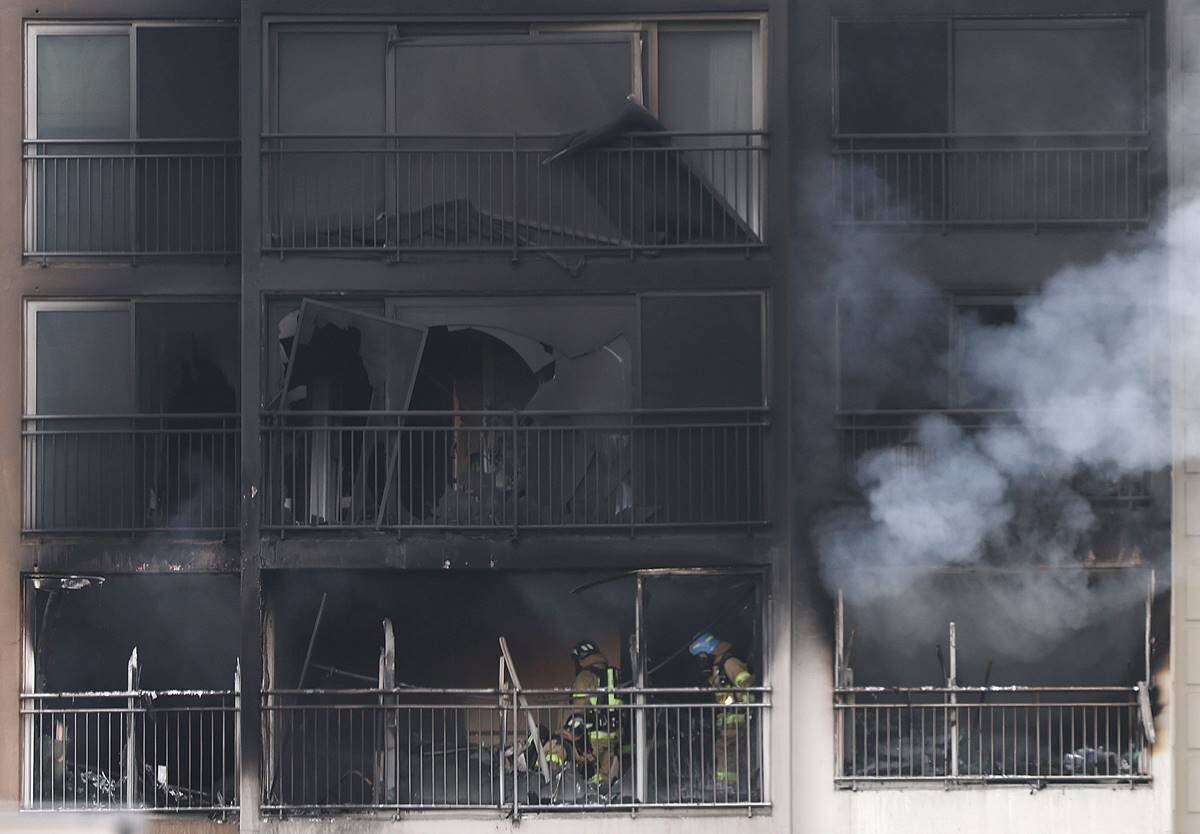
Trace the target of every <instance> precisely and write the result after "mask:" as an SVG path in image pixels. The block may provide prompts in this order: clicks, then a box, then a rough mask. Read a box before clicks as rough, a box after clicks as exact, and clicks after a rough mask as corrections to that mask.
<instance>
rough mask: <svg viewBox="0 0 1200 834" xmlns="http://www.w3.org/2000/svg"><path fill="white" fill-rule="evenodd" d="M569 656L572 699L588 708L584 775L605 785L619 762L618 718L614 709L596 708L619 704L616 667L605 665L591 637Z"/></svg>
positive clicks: (605, 659) (577, 704) (619, 736)
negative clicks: (572, 674)
mask: <svg viewBox="0 0 1200 834" xmlns="http://www.w3.org/2000/svg"><path fill="white" fill-rule="evenodd" d="M571 659H572V661H574V664H575V684H574V687H573V694H572V695H571V702H572V703H573V704H575V705H576V706H587V707H590V709H588V710H586V711H585V712H584V713H583V714H582V720H583V724H584V727H585V729H586V742H585V743H584V753H583V756H582V757H581V758H582V761H583V765H584V771H585V775H586V776H587V777H588V779H589V781H591V782H593V783H594V784H597V785H605V786H606V785H607V784H608V783H609V782H611V781H612V779H613V777H614V776H616V770H617V767H618V764H619V762H618V757H617V756H616V755H614V754H615V752H616V750H617V747H618V745H619V744H620V739H621V732H620V729H621V728H620V717H619V714H618V711H617V710H612V709H607V710H606V709H597V707H599V706H600V705H601V704H607V705H609V706H612V705H616V704H619V703H621V700H620V698H618V697H617V695H616V689H617V670H616V669H614V668H613V667H612V666H610V665H609V664H608V659H607V658H606V657H605V656H604V653H603V652H601V651H600V648H599V647H598V646H597V645H596V644H595V643H594V642H593V641H591V640H581V641H580V642H579V643H578V644H577V645H576V646H575V648H574V649H572V650H571ZM578 717H579V716H578V714H577V715H576V716H572V719H571V720H568V722H567V723H568V724H571V721H572V720H575V719H577V718H578ZM578 724H579V722H578V721H577V720H576V721H575V726H576V727H578ZM577 744H578V742H577ZM588 771H590V772H588Z"/></svg>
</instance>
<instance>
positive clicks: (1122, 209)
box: [833, 133, 1151, 230]
mask: <svg viewBox="0 0 1200 834" xmlns="http://www.w3.org/2000/svg"><path fill="white" fill-rule="evenodd" d="M1148 139H1149V136H1148V134H1146V133H1083V134H1069V135H1068V134H995V135H987V134H949V133H945V134H891V135H871V134H839V135H836V136H834V140H833V141H834V150H833V189H834V201H835V206H834V216H835V222H836V223H837V224H839V225H845V226H858V227H898V228H904V227H918V228H919V227H943V228H950V227H964V228H965V227H989V226H990V227H996V226H1001V227H1002V226H1014V227H1028V228H1032V229H1034V230H1037V229H1040V228H1043V227H1051V226H1113V227H1124V228H1129V227H1132V226H1140V225H1144V224H1145V223H1147V222H1148V220H1149V218H1150V203H1151V197H1150V173H1149V168H1150V165H1149V160H1148V154H1149V146H1148Z"/></svg>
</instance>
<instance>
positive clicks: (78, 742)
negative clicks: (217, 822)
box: [21, 649, 240, 813]
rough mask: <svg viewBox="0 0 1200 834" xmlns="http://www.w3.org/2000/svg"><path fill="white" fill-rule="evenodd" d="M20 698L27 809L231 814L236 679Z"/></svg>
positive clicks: (133, 684)
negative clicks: (207, 686) (226, 685)
mask: <svg viewBox="0 0 1200 834" xmlns="http://www.w3.org/2000/svg"><path fill="white" fill-rule="evenodd" d="M138 682H139V670H138V666H137V650H136V649H135V650H134V652H133V655H132V657H131V658H130V661H129V670H128V687H127V690H126V691H124V692H54V693H49V692H37V693H27V694H22V695H21V717H22V724H23V732H24V753H23V755H24V767H23V771H22V772H23V786H22V800H21V807H22V809H24V810H30V811H60V810H70V811H154V812H187V811H200V812H210V813H211V812H233V811H236V809H237V807H238V779H237V775H238V709H239V698H240V685H239V681H238V676H237V675H236V674H235V677H234V686H233V688H232V689H230V690H225V691H208V690H169V691H165V690H164V691H153V690H143V689H141V688H139V686H138Z"/></svg>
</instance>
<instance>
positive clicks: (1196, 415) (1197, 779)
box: [1167, 0, 1200, 834]
mask: <svg viewBox="0 0 1200 834" xmlns="http://www.w3.org/2000/svg"><path fill="white" fill-rule="evenodd" d="M1168 29H1169V31H1170V33H1171V35H1170V38H1169V39H1168V42H1167V49H1168V53H1169V61H1170V67H1171V75H1170V81H1169V85H1168V96H1169V102H1170V104H1169V119H1170V128H1169V130H1170V132H1169V143H1170V144H1169V147H1170V177H1171V186H1170V187H1171V203H1172V206H1173V207H1179V206H1182V205H1184V204H1185V203H1187V202H1189V201H1191V200H1193V199H1194V198H1195V195H1196V194H1197V187H1200V181H1198V180H1197V176H1196V171H1197V168H1196V162H1197V160H1198V159H1200V121H1198V120H1197V119H1196V103H1197V102H1200V66H1198V65H1197V63H1196V59H1197V57H1198V53H1197V51H1196V49H1197V42H1196V37H1197V33H1200V4H1198V3H1196V2H1194V0H1174V1H1173V2H1171V3H1170V4H1169V9H1168ZM1172 270H1173V272H1172V276H1171V291H1172V293H1174V294H1176V295H1177V296H1178V297H1180V298H1181V299H1185V300H1188V301H1189V303H1195V299H1196V296H1197V292H1198V289H1197V287H1196V270H1195V264H1194V263H1188V262H1186V261H1177V262H1175V263H1173V264H1172ZM1172 325H1173V327H1174V332H1173V337H1174V339H1175V344H1177V345H1179V346H1180V348H1181V349H1180V350H1179V351H1178V352H1177V353H1176V355H1175V357H1174V362H1173V363H1172V404H1173V414H1172V430H1173V432H1174V439H1175V441H1174V442H1175V445H1176V449H1177V450H1178V451H1177V454H1176V455H1175V461H1176V462H1175V466H1174V469H1173V474H1174V498H1175V500H1174V506H1173V513H1172V519H1173V522H1174V523H1173V524H1172V536H1171V548H1172V568H1171V570H1172V574H1173V577H1174V582H1175V588H1176V589H1177V590H1176V593H1175V594H1174V605H1173V610H1172V624H1173V628H1172V635H1171V651H1172V664H1171V665H1172V670H1173V672H1174V680H1175V685H1174V686H1173V687H1172V689H1171V699H1172V706H1173V708H1172V709H1171V716H1172V718H1171V721H1172V727H1171V738H1172V739H1173V740H1174V743H1175V751H1176V752H1175V756H1174V762H1173V765H1174V767H1175V769H1176V772H1177V774H1178V776H1177V780H1176V786H1175V792H1174V796H1173V809H1174V825H1175V827H1174V829H1173V830H1175V831H1177V832H1179V834H1195V832H1200V524H1198V523H1197V519H1200V466H1197V463H1196V461H1195V459H1194V457H1192V456H1191V455H1192V453H1193V452H1194V450H1195V442H1196V441H1195V438H1196V437H1197V436H1198V435H1197V434H1196V432H1197V430H1200V385H1197V383H1196V372H1197V369H1196V368H1195V367H1189V365H1190V364H1191V363H1190V362H1188V361H1187V359H1186V358H1185V357H1187V356H1191V357H1194V356H1196V355H1197V354H1196V346H1197V342H1196V338H1197V337H1196V333H1195V329H1194V327H1195V323H1194V322H1191V321H1187V320H1184V319H1183V317H1176V320H1175V321H1174V322H1173V323H1172Z"/></svg>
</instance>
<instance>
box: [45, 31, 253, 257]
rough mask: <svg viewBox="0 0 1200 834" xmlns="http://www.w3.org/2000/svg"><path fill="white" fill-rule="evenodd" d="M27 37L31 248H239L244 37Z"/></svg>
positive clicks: (117, 250)
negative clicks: (239, 42) (241, 45)
mask: <svg viewBox="0 0 1200 834" xmlns="http://www.w3.org/2000/svg"><path fill="white" fill-rule="evenodd" d="M28 31H29V33H28V45H27V53H28V55H27V60H28V67H29V69H30V72H29V73H28V76H29V81H28V84H29V89H28V90H27V102H28V104H27V109H28V114H27V119H26V121H27V125H28V133H27V138H26V148H27V153H26V159H27V160H28V162H27V167H29V168H30V169H31V170H30V175H29V176H28V177H27V194H26V209H27V232H26V251H27V252H28V253H37V254H66V255H74V254H83V253H98V254H121V255H130V254H135V253H148V254H209V253H210V254H229V253H232V252H235V251H237V234H238V222H239V221H238V211H237V206H238V202H239V200H240V190H239V188H238V168H237V158H236V154H237V148H236V142H237V125H238V120H237V100H238V96H237V86H238V65H237V29H236V28H235V27H233V26H227V25H223V24H217V23H204V24H194V25H193V24H183V23H176V24H153V25H151V24H142V23H134V24H127V23H120V24H70V25H64V24H38V25H35V26H31V27H29V30H28ZM181 102H186V103H187V106H186V107H182V108H181Z"/></svg>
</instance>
